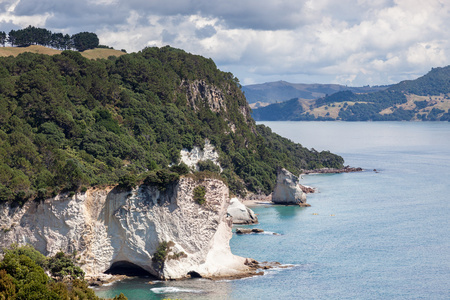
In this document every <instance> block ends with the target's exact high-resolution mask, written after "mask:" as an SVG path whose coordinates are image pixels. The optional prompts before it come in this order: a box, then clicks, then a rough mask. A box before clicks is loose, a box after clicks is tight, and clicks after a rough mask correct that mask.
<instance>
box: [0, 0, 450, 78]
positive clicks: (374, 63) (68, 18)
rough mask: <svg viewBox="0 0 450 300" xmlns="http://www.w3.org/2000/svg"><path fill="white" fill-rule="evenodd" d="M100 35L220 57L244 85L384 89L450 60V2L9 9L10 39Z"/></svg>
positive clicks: (114, 1)
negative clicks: (39, 30) (25, 34)
mask: <svg viewBox="0 0 450 300" xmlns="http://www.w3.org/2000/svg"><path fill="white" fill-rule="evenodd" d="M28 25H34V26H40V27H45V28H47V29H50V30H52V31H54V32H64V33H69V34H73V33H77V32H81V31H90V32H95V33H97V34H98V36H99V38H100V43H102V44H105V45H109V46H113V47H114V48H116V49H126V50H127V51H128V52H134V51H139V50H141V49H142V48H144V47H147V46H158V47H160V46H165V45H171V46H173V47H177V48H181V49H184V50H186V51H188V52H191V53H195V54H200V55H203V56H206V57H211V58H212V59H213V60H214V61H215V62H216V64H217V65H218V67H219V68H221V69H222V70H224V71H230V72H232V73H233V74H234V75H235V76H237V77H238V78H239V79H240V80H241V83H242V84H250V83H261V82H267V81H276V80H286V81H290V82H305V83H314V82H318V83H340V84H347V85H353V86H356V85H368V84H369V85H380V84H390V83H396V82H399V81H401V80H405V79H414V78H417V77H418V76H421V75H423V74H425V73H426V72H427V71H429V70H430V69H431V68H432V67H439V66H446V65H448V64H449V60H450V34H449V31H448V28H449V27H450V1H447V0H428V1H422V0H340V1H337V0H272V1H264V0H245V1H242V0H228V1H217V0H208V1H206V0H165V1H160V0H153V1H148V0H145V1H143V0H126V1H125V0H79V1H76V2H75V1H69V0H39V1H35V0H0V30H3V31H6V32H8V31H9V30H11V29H17V28H23V27H26V26H28Z"/></svg>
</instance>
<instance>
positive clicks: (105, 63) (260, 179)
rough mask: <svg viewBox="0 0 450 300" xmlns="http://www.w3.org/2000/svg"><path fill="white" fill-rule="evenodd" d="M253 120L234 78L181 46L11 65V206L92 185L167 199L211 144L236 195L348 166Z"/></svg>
mask: <svg viewBox="0 0 450 300" xmlns="http://www.w3.org/2000/svg"><path fill="white" fill-rule="evenodd" d="M102 50H110V49H102ZM212 95H215V96H212ZM249 111H250V109H249V108H248V105H247V103H246V100H245V97H244V95H243V94H242V92H241V90H240V85H239V82H238V80H237V79H236V78H235V77H234V76H233V75H232V74H231V73H227V72H222V71H220V70H218V69H217V67H216V65H215V64H214V62H213V61H212V60H211V59H206V58H203V57H201V56H197V55H192V54H189V53H186V52H184V51H182V50H179V49H174V48H171V47H163V48H156V47H154V48H146V49H144V50H142V51H140V52H138V53H131V54H124V55H121V56H120V57H118V56H110V57H109V58H107V59H97V60H90V59H87V58H85V57H83V56H82V55H81V54H80V53H79V52H76V51H70V50H65V51H62V52H61V54H56V55H53V56H49V55H43V54H35V53H28V52H25V53H22V54H19V55H17V57H12V56H9V57H2V58H0V201H2V202H6V201H8V202H14V203H17V204H19V205H20V204H23V203H24V202H25V201H28V200H35V201H42V200H44V199H46V198H48V197H52V196H54V195H56V194H57V193H60V192H67V193H68V195H69V196H71V195H74V192H85V191H86V190H87V188H89V187H90V186H105V185H119V186H120V187H121V188H125V189H129V188H131V187H132V186H134V185H135V184H139V183H147V184H156V185H157V186H159V188H161V189H164V187H165V186H166V185H167V184H169V183H170V182H174V181H176V180H177V179H178V177H179V176H184V175H185V174H186V173H187V172H190V170H189V168H186V166H179V163H180V150H181V149H183V148H187V149H192V148H193V147H194V146H199V147H200V148H202V147H203V146H204V144H205V139H208V140H210V141H211V144H212V145H214V146H215V149H216V150H217V151H218V153H219V156H220V157H219V161H220V164H221V168H222V169H217V166H213V165H211V164H210V163H208V162H205V163H203V164H201V165H200V166H199V167H200V169H201V170H202V171H203V172H209V173H210V174H216V176H220V178H221V179H222V180H223V181H225V182H226V183H227V184H228V185H229V187H230V189H231V191H232V193H234V194H237V195H245V193H246V192H247V191H251V192H254V193H265V194H268V193H270V192H271V191H272V189H273V187H274V185H275V179H276V178H275V176H276V175H275V174H276V172H275V170H276V168H277V167H278V166H282V167H285V168H287V169H289V170H290V171H292V172H294V173H299V172H300V171H301V170H302V169H312V168H320V167H335V168H339V167H342V165H343V159H342V158H341V157H340V156H337V155H334V154H332V153H330V152H327V151H322V152H317V151H314V150H309V149H306V148H304V147H302V146H301V145H299V144H295V143H293V142H291V141H289V140H287V139H285V138H282V137H280V136H278V135H276V134H274V133H272V132H271V130H270V129H269V128H267V127H265V126H263V125H256V124H255V122H254V120H253V119H252V118H251V117H250V115H249ZM169 166H172V167H169Z"/></svg>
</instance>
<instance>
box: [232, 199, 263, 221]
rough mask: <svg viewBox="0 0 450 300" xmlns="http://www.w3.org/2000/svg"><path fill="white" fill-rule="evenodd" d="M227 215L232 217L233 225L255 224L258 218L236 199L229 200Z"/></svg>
mask: <svg viewBox="0 0 450 300" xmlns="http://www.w3.org/2000/svg"><path fill="white" fill-rule="evenodd" d="M227 213H228V214H229V215H230V216H231V217H233V224H256V223H258V217H257V216H256V214H255V213H254V212H253V211H252V210H251V209H250V208H248V207H247V206H245V205H244V204H243V203H242V202H241V201H239V199H238V198H231V199H230V206H228V209H227Z"/></svg>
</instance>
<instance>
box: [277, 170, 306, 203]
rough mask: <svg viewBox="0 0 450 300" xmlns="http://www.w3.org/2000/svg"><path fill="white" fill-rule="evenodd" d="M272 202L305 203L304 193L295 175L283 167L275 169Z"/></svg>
mask: <svg viewBox="0 0 450 300" xmlns="http://www.w3.org/2000/svg"><path fill="white" fill-rule="evenodd" d="M272 202H274V203H277V204H298V205H303V204H305V203H306V194H305V193H304V192H303V191H302V188H301V186H300V184H299V179H298V177H297V176H295V175H294V174H292V173H291V172H289V171H288V170H286V169H284V168H279V169H278V170H277V183H276V185H275V189H274V190H273V193H272Z"/></svg>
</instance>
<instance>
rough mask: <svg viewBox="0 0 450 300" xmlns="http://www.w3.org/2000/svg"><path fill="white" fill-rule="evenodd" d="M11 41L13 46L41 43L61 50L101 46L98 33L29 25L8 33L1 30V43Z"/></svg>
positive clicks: (79, 49) (80, 49)
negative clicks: (73, 31) (71, 33)
mask: <svg viewBox="0 0 450 300" xmlns="http://www.w3.org/2000/svg"><path fill="white" fill-rule="evenodd" d="M6 43H9V44H10V45H11V46H12V47H27V46H30V45H41V46H46V47H52V48H55V49H60V50H70V49H75V50H77V51H84V50H88V49H94V48H95V47H98V46H99V39H98V37H97V34H95V33H92V32H80V33H76V34H73V35H72V36H70V35H68V34H62V33H52V32H51V31H50V30H48V29H45V28H38V27H34V26H31V25H30V26H28V27H26V28H24V29H19V30H11V31H10V32H9V33H8V34H6V32H4V31H0V44H1V45H3V47H4V46H5V44H6Z"/></svg>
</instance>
